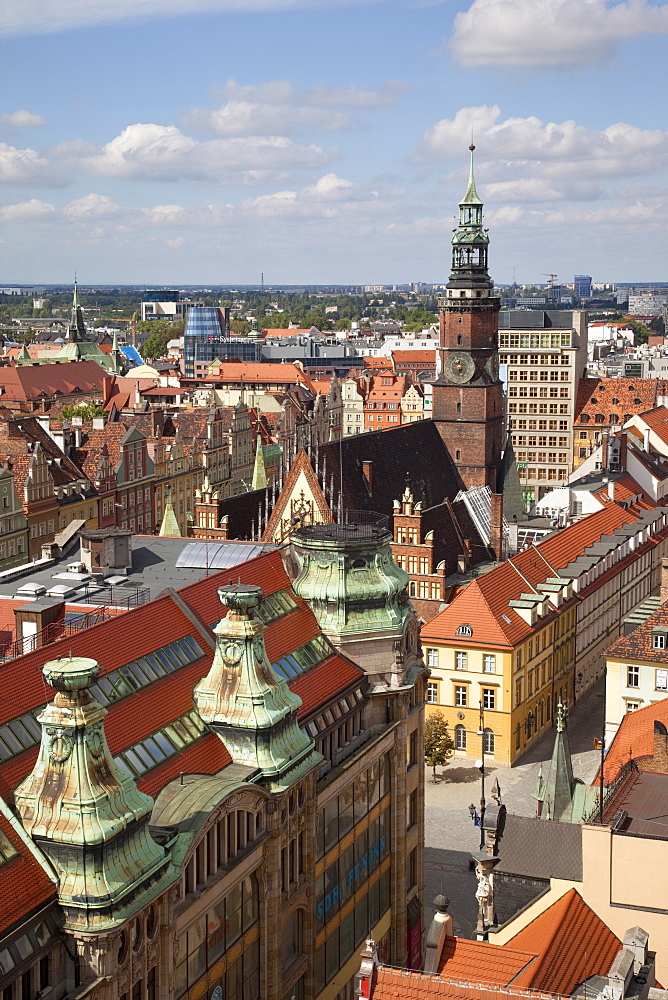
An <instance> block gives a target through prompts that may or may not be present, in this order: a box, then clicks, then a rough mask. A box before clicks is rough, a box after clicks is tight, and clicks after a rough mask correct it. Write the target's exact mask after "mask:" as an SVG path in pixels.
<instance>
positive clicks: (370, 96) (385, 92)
mask: <svg viewBox="0 0 668 1000" xmlns="http://www.w3.org/2000/svg"><path fill="white" fill-rule="evenodd" d="M405 90H407V84H405V83H401V82H400V81H398V80H386V81H385V83H382V84H381V85H380V87H377V88H376V90H360V89H359V88H358V87H355V86H354V85H353V84H349V85H346V86H345V87H328V86H325V85H324V84H317V85H316V86H314V87H307V88H306V89H300V88H299V87H295V86H294V84H292V83H290V82H289V81H288V80H270V81H268V82H267V83H259V84H254V83H251V84H243V83H237V81H236V80H232V79H230V80H227V81H226V82H225V83H224V84H223V86H222V87H220V88H218V90H217V91H216V93H217V94H218V95H219V96H220V97H225V98H226V99H227V100H230V101H251V102H259V103H262V104H293V105H299V104H306V105H310V106H313V107H323V108H331V107H340V108H388V107H391V106H392V105H393V104H394V103H395V101H396V98H397V97H398V96H399V94H401V93H403V92H404V91H405Z"/></svg>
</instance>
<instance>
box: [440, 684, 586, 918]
mask: <svg viewBox="0 0 668 1000" xmlns="http://www.w3.org/2000/svg"><path fill="white" fill-rule="evenodd" d="M603 685H604V681H603V679H601V680H600V681H599V682H598V684H596V685H595V686H594V687H593V688H592V689H591V690H590V691H588V692H587V694H585V695H584V696H583V697H582V698H581V699H580V701H579V702H578V703H577V704H576V705H575V707H574V708H572V709H571V710H570V712H569V720H568V738H569V742H570V747H571V753H572V757H573V773H574V775H575V777H576V778H581V779H582V780H583V781H584V782H586V783H587V784H588V783H590V782H591V781H592V779H593V778H594V776H595V774H596V770H597V767H598V764H599V761H600V753H599V752H598V751H596V750H594V749H593V740H594V737H595V736H598V735H599V734H600V732H601V728H602V724H603V708H604V686H603ZM554 732H555V731H554V729H550V730H548V732H547V733H545V734H544V736H542V737H541V739H540V740H539V742H538V743H537V744H536V745H535V746H534V747H532V749H531V750H530V751H529V752H528V753H527V754H526V755H525V756H524V757H523V758H522V762H521V763H520V764H518V765H516V766H515V767H512V768H510V767H505V766H503V765H492V766H491V767H486V768H485V795H486V798H487V800H488V801H490V799H491V796H490V789H491V787H492V783H493V782H494V779H495V778H497V779H498V782H499V785H500V787H501V799H502V801H503V803H504V805H505V806H506V809H507V810H508V812H509V813H515V814H518V815H521V816H534V815H535V812H536V800H535V799H534V798H533V797H532V792H533V791H534V789H535V787H536V782H537V780H538V771H539V768H540V765H541V763H542V764H543V771H544V772H545V770H546V768H545V764H546V762H547V761H549V759H550V757H551V756H552V747H553V745H554ZM438 771H439V769H438V768H437V772H438ZM425 789H426V815H425V846H426V851H425V882H426V886H425V900H424V901H425V920H426V922H427V923H428V921H429V920H430V919H431V916H432V914H433V907H432V905H431V903H432V900H433V898H434V896H435V895H437V894H438V893H439V892H442V893H444V895H446V896H448V898H449V899H450V901H451V905H450V912H451V913H452V915H453V918H454V924H455V933H456V934H458V935H460V936H462V937H472V936H473V930H474V928H475V920H476V916H477V905H476V900H475V889H476V879H475V875H474V873H473V872H472V871H470V870H469V866H468V861H469V857H470V853H471V852H472V851H477V850H478V848H479V842H480V830H479V828H478V827H474V826H473V824H472V822H471V819H470V816H469V811H468V807H469V803H471V802H472V803H474V804H475V805H476V806H478V805H479V802H480V772H479V771H478V769H477V768H476V767H475V766H474V762H473V761H472V760H465V759H462V758H457V759H456V760H453V761H451V763H450V764H449V765H448V766H447V767H446V768H445V769H444V770H443V777H442V778H439V780H438V781H437V783H436V784H434V783H433V780H432V770H431V768H427V769H426V774H425Z"/></svg>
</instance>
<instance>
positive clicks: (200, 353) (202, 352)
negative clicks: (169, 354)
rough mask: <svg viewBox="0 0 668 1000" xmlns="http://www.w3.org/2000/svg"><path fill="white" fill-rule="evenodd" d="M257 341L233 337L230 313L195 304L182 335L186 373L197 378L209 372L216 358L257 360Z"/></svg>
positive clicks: (188, 376)
mask: <svg viewBox="0 0 668 1000" xmlns="http://www.w3.org/2000/svg"><path fill="white" fill-rule="evenodd" d="M256 354H257V349H256V345H255V341H254V340H250V339H248V340H247V339H245V338H243V337H235V338H234V340H231V339H230V335H229V325H228V312H227V309H223V308H220V307H215V306H193V307H192V308H190V309H189V310H188V312H187V314H186V328H185V332H184V335H183V358H184V374H185V376H186V378H198V377H201V376H203V375H205V374H206V370H207V368H208V367H209V365H211V364H212V362H214V361H228V360H232V359H238V360H240V361H255V360H256Z"/></svg>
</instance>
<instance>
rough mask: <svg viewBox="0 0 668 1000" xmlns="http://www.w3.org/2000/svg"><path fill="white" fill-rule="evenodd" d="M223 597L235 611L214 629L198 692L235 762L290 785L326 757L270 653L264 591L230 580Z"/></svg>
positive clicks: (207, 717) (275, 782)
mask: <svg viewBox="0 0 668 1000" xmlns="http://www.w3.org/2000/svg"><path fill="white" fill-rule="evenodd" d="M218 596H219V598H220V600H221V603H222V604H224V605H225V606H226V607H227V608H228V609H229V611H228V613H227V616H226V617H225V618H223V619H222V621H220V622H219V623H218V625H216V627H215V628H214V630H213V631H214V633H215V634H216V636H217V641H216V652H215V655H214V658H213V663H212V664H211V669H210V670H209V673H208V674H207V676H206V677H203V678H202V680H201V681H200V682H199V683H198V684H197V686H196V688H195V691H194V700H195V704H196V706H197V710H198V712H199V714H200V716H201V718H202V719H203V720H204V721H205V722H206V723H207V725H209V726H210V727H211V729H213V730H214V732H215V733H216V734H217V735H218V736H219V737H220V739H221V740H222V741H223V743H224V744H225V746H226V747H227V749H228V751H229V753H230V755H231V757H232V759H233V760H234V762H235V763H237V764H245V765H246V766H248V767H257V768H258V769H259V770H260V771H261V772H262V775H263V777H264V779H265V780H266V781H267V782H269V784H271V785H272V786H274V787H276V786H285V785H288V784H290V783H291V782H292V781H293V780H294V779H295V778H296V776H297V775H298V774H304V773H306V771H308V770H310V769H311V768H312V767H315V765H316V764H318V763H320V761H321V760H322V757H321V756H320V754H318V753H316V750H315V744H314V742H313V740H312V739H311V737H310V736H308V735H307V733H306V732H305V731H304V730H303V729H300V727H299V723H298V721H297V712H298V710H299V708H300V707H301V699H300V698H299V697H298V695H296V694H293V692H292V691H291V690H290V688H289V687H288V682H287V681H286V679H285V677H283V676H280V675H279V674H278V673H277V672H276V671H275V670H274V668H273V667H272V665H271V663H270V661H269V659H268V657H267V652H266V649H265V645H264V632H265V626H264V625H263V624H262V622H261V621H260V619H259V618H258V616H257V612H256V608H257V606H258V605H259V603H260V601H261V600H262V590H261V589H260V587H256V586H252V585H245V584H241V583H238V584H232V583H230V584H228V585H227V586H225V587H221V588H220V589H219V590H218Z"/></svg>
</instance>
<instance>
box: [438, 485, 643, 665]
mask: <svg viewBox="0 0 668 1000" xmlns="http://www.w3.org/2000/svg"><path fill="white" fill-rule="evenodd" d="M637 519H638V514H637V512H636V511H634V510H633V509H632V508H628V509H625V508H623V507H621V506H619V505H618V504H616V503H611V504H606V505H605V506H604V507H603V509H602V510H600V511H596V512H595V513H594V514H590V515H589V516H588V517H585V518H583V519H582V520H581V521H576V522H575V524H571V525H569V526H568V527H567V528H564V529H563V530H562V531H558V532H555V533H554V534H553V535H549V536H548V537H547V538H546V539H544V540H543V541H542V542H540V543H538V544H537V545H531V546H529V548H527V549H524V550H523V551H522V552H518V553H517V555H515V556H513V557H512V559H508V560H507V561H506V562H504V563H501V565H500V566H496V567H495V568H494V569H492V570H490V571H489V572H488V573H485V574H484V575H483V576H481V577H478V578H477V579H475V580H472V581H471V583H469V584H468V586H466V587H464V588H463V590H461V591H460V592H459V593H458V594H457V595H456V597H455V598H454V599H453V601H452V602H451V604H449V605H448V606H447V607H446V608H444V610H443V611H441V613H440V614H438V615H436V617H435V618H432V620H431V621H430V622H428V623H427V624H426V625H424V626H423V628H422V639H423V640H426V641H430V640H432V641H434V640H439V639H446V640H448V639H450V640H453V641H454V640H455V638H456V635H455V633H456V630H457V628H458V626H459V625H461V624H463V623H467V622H468V623H471V624H473V626H474V637H473V639H471V640H468V641H467V640H461V639H457V643H458V644H460V643H461V644H462V645H464V646H466V645H471V644H475V645H478V644H484V645H490V646H514V645H516V644H517V643H519V642H523V641H524V639H525V638H527V637H528V636H529V635H530V634H531V631H532V629H531V626H529V625H528V624H527V623H526V622H525V621H524V619H523V618H521V617H520V615H519V614H518V613H517V611H516V610H515V609H514V608H511V607H509V605H508V601H509V600H511V599H515V600H516V599H518V598H519V597H520V595H521V594H522V593H527V592H529V591H530V589H531V587H534V588H535V587H537V585H538V584H539V583H543V582H544V581H545V580H546V579H547V577H553V576H555V575H556V573H557V571H558V570H560V569H564V568H565V567H566V566H568V565H569V563H571V562H573V561H574V560H575V559H577V557H578V556H579V555H581V554H582V553H583V552H584V550H585V549H586V548H588V547H589V546H590V545H592V544H593V543H594V542H597V541H599V539H600V538H601V536H602V535H607V534H611V533H612V532H613V531H614V530H615V528H620V527H621V526H622V525H623V524H632V523H634V522H635V521H637ZM636 554H637V553H633V554H631V556H629V559H633V558H635V555H636ZM618 569H619V564H617V565H616V566H614V567H612V568H611V570H609V571H608V572H609V573H610V574H611V575H614V574H615V572H617V571H618ZM602 582H604V578H603V577H600V578H599V579H598V580H596V581H595V582H594V583H593V584H591V586H592V587H594V586H596V587H598V586H600V585H601V584H602ZM577 599H578V598H577V597H574V598H572V599H571V600H573V601H576V600H577ZM563 606H564V605H562V607H563ZM555 613H556V612H555ZM547 620H548V619H547V618H543V619H541V624H545V623H546V622H547Z"/></svg>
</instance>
